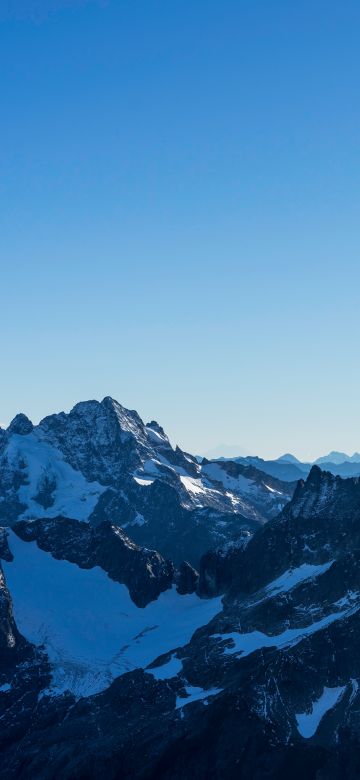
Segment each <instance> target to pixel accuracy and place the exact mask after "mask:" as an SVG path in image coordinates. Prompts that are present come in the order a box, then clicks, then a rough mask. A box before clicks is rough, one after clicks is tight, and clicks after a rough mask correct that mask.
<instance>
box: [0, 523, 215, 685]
mask: <svg viewBox="0 0 360 780" xmlns="http://www.w3.org/2000/svg"><path fill="white" fill-rule="evenodd" d="M9 543H10V548H11V552H12V553H13V555H14V560H13V561H12V562H11V563H9V562H7V561H4V562H3V566H4V571H5V576H6V580H7V585H8V588H9V590H10V593H11V597H12V601H13V609H14V618H15V621H16V624H17V627H18V629H19V631H20V632H21V633H22V634H23V636H24V637H25V638H26V639H28V640H29V641H30V642H32V643H34V644H35V645H44V647H45V650H46V652H47V654H48V657H49V660H50V663H51V666H52V676H53V679H52V684H51V687H50V693H51V694H53V695H59V694H61V693H63V692H64V691H71V692H72V693H73V694H74V695H76V696H77V697H81V696H89V695H92V694H95V693H99V692H100V691H102V690H104V689H105V688H106V687H107V686H108V685H110V683H111V681H112V680H113V679H114V678H115V677H118V676H120V675H121V674H123V673H125V672H127V671H130V670H132V669H137V668H145V667H146V666H148V665H149V664H151V663H152V662H153V661H155V660H156V659H157V658H158V657H159V656H160V655H162V654H164V653H168V652H170V651H171V650H173V649H176V648H177V647H181V646H183V645H185V644H187V643H188V642H189V641H190V639H191V637H192V635H193V633H194V631H195V630H196V629H197V628H199V627H200V626H202V625H205V624H206V623H208V622H209V621H210V620H211V619H212V618H213V617H214V615H215V614H217V613H218V612H219V611H221V608H222V605H221V599H220V598H215V599H209V600H204V599H200V598H199V597H198V596H196V595H195V594H190V595H186V596H180V595H179V594H178V593H177V592H176V589H175V588H172V589H170V590H167V591H165V592H164V593H161V595H160V596H159V598H158V599H157V601H152V602H151V603H150V604H148V605H147V606H146V607H145V608H144V609H141V608H138V607H136V605H135V604H134V602H133V601H132V600H131V598H130V596H129V592H128V589H127V588H126V586H125V585H120V584H119V583H117V582H114V581H113V580H110V579H109V577H108V576H107V574H106V573H105V572H104V571H103V569H101V568H99V567H95V568H93V569H81V568H79V567H78V566H76V564H73V563H69V562H68V561H65V560H56V559H55V558H53V557H52V555H51V554H49V553H47V552H44V551H43V550H40V549H39V548H38V547H37V545H36V543H35V542H24V541H22V540H21V539H19V538H18V537H17V536H16V535H15V534H14V532H12V531H10V532H9ZM151 673H153V672H151Z"/></svg>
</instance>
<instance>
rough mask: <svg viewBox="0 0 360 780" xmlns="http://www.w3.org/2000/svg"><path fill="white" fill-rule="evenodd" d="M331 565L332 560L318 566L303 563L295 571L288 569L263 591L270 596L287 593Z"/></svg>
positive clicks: (322, 572) (317, 575)
mask: <svg viewBox="0 0 360 780" xmlns="http://www.w3.org/2000/svg"><path fill="white" fill-rule="evenodd" d="M333 563H334V560H331V561H328V562H327V563H323V564H319V565H315V564H311V563H303V564H302V565H301V566H298V567H297V568H296V569H288V570H287V571H285V572H284V573H283V574H281V575H280V577H277V579H276V580H273V582H270V583H269V585H267V586H266V588H265V591H266V592H267V593H268V594H269V595H271V596H274V595H277V594H278V593H287V592H288V591H289V590H292V589H293V588H295V587H296V586H297V585H299V584H300V583H301V582H304V581H305V580H309V579H311V578H312V577H319V576H320V575H321V574H324V572H326V571H327V570H328V569H330V566H332V564H333Z"/></svg>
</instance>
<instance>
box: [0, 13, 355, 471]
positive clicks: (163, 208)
mask: <svg viewBox="0 0 360 780" xmlns="http://www.w3.org/2000/svg"><path fill="white" fill-rule="evenodd" d="M45 9H46V11H45ZM359 38H360V5H359V2H358V0H347V2H346V3H344V1H343V0H302V1H301V2H289V0H281V1H280V0H217V1H216V2H215V0H181V2H180V0H127V1H126V2H125V1H124V2H123V0H108V1H107V2H106V0H104V1H103V2H100V0H99V1H98V2H97V0H92V1H91V0H89V1H88V2H86V0H11V1H10V0H8V2H4V0H2V3H1V8H0V68H1V79H0V106H1V122H0V252H1V254H0V265H1V274H0V282H1V302H0V358H1V375H0V379H1V381H0V421H1V422H2V423H3V424H7V423H8V422H9V421H10V419H11V418H12V417H13V416H14V414H16V413H17V412H18V411H20V410H22V411H24V412H26V413H27V414H28V415H29V416H30V417H31V418H32V419H33V420H34V421H37V420H39V419H40V418H41V417H43V416H44V415H45V414H48V413H50V412H53V411H59V410H61V409H64V410H69V409H70V408H71V406H72V405H73V404H74V403H75V402H76V401H78V400H85V399H88V398H99V399H101V398H102V397H103V396H104V395H112V396H113V397H115V398H117V399H118V400H119V401H120V402H121V403H123V404H124V405H125V406H128V407H130V408H136V409H137V410H138V411H139V413H140V414H141V416H142V417H143V418H144V419H145V420H148V419H152V418H155V419H157V420H158V421H159V422H160V423H161V424H162V425H163V426H164V428H165V429H166V431H167V432H168V434H169V435H170V437H171V439H172V441H173V443H174V444H175V443H178V444H180V446H182V447H184V448H186V449H188V450H189V451H192V452H199V453H200V452H205V451H206V450H208V449H210V448H212V447H214V446H216V445H218V444H220V443H227V444H237V445H239V447H240V448H243V449H244V450H247V451H248V452H251V453H257V454H259V455H262V456H264V457H268V456H277V455H280V454H281V453H282V452H284V451H291V452H294V453H295V454H296V455H298V456H299V457H302V458H315V457H317V456H318V455H319V454H322V453H324V452H326V451H328V450H330V449H333V448H336V449H342V450H347V451H350V452H352V451H354V450H358V449H360V421H359V401H360V398H359V386H360V361H359V297H360V263H359V259H360V251H359V250H360V228H359V224H360V223H359V205H360V100H359V98H360V95H359V92H360V67H359V66H360V47H359Z"/></svg>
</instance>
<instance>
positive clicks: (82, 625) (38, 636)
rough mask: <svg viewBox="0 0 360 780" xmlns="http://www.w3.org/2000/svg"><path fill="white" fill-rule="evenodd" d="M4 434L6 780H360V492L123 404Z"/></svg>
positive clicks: (1, 545) (1, 663) (0, 540)
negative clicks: (249, 455)
mask: <svg viewBox="0 0 360 780" xmlns="http://www.w3.org/2000/svg"><path fill="white" fill-rule="evenodd" d="M0 434H1V435H0V448H1V455H0V458H1V460H0V511H1V523H2V526H1V529H0V559H1V569H0V629H1V630H0V719H1V729H0V755H1V761H0V778H1V780H2V779H4V780H5V779H6V780H8V779H9V778H24V779H26V780H27V779H28V778H34V780H35V778H36V779H37V780H38V779H40V780H50V779H51V780H52V778H59V780H62V778H66V779H69V780H70V778H74V779H75V778H99V777H106V778H109V780H118V779H119V778H124V780H130V779H131V780H132V779H133V778H140V779H142V780H158V779H159V778H160V780H162V779H163V778H164V780H170V779H171V780H174V779H175V780H177V779H178V780H187V778H189V777H196V778H197V779H198V780H220V779H222V778H229V779H231V780H232V779H233V778H234V780H235V778H236V779H237V780H238V779H239V778H240V780H241V779H243V780H248V778H251V779H252V778H255V779H256V780H265V778H266V779H267V780H268V779H269V778H270V779H272V778H273V779H274V780H285V779H287V778H295V779H296V778H299V780H300V778H301V779H302V778H303V777H304V776H305V777H307V778H309V780H311V779H312V778H313V779H314V780H338V779H339V780H340V778H341V779H342V780H343V779H344V778H346V779H347V778H348V779H349V780H353V779H354V780H355V778H358V777H359V776H360V758H359V757H360V716H359V713H360V689H359V683H360V656H359V653H358V645H359V641H360V544H359V540H360V531H359V528H360V525H359V522H360V480H359V478H357V477H355V478H347V479H343V478H341V477H340V476H337V475H333V474H332V473H330V472H327V471H323V470H321V468H320V467H319V466H313V467H312V468H311V470H310V472H309V474H308V476H307V477H306V478H304V479H301V480H299V481H298V482H297V483H296V484H293V483H289V482H282V481H281V480H279V479H278V478H277V477H272V476H271V475H269V474H265V472H262V471H261V470H260V469H259V468H258V467H257V466H255V465H254V464H253V463H252V464H251V463H239V462H236V461H221V460H217V461H208V460H206V459H203V460H202V462H201V463H198V461H197V459H196V458H195V457H193V456H191V455H189V454H188V453H185V452H182V451H181V450H180V449H179V448H175V449H174V448H173V447H172V446H171V444H170V442H169V440H168V438H167V436H166V434H165V433H164V431H163V429H162V428H161V426H160V425H159V424H158V423H155V422H154V421H152V422H151V423H149V424H147V425H145V424H144V423H143V422H142V420H141V419H140V417H139V416H138V415H137V413H136V412H131V411H128V410H126V409H124V408H123V407H122V406H120V405H119V404H118V403H117V402H115V401H113V400H112V399H110V398H106V399H104V401H102V402H101V403H98V402H96V401H90V402H86V403H81V404H78V405H77V406H75V407H74V409H73V410H72V411H71V412H70V414H64V413H61V414H58V415H53V416H51V417H47V418H45V419H44V420H43V421H42V422H41V423H40V424H39V425H37V426H33V425H32V424H31V423H30V421H29V420H28V419H27V418H26V417H25V416H24V415H18V416H17V417H16V418H15V420H14V421H13V423H11V425H10V426H9V428H8V429H7V430H6V431H4V430H3V431H1V432H0ZM320 465H321V464H320Z"/></svg>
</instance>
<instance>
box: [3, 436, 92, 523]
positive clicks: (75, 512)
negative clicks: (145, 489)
mask: <svg viewBox="0 0 360 780" xmlns="http://www.w3.org/2000/svg"><path fill="white" fill-rule="evenodd" d="M6 453H7V457H8V459H9V462H10V463H12V464H13V465H14V466H16V467H18V468H19V467H20V466H22V465H24V467H25V468H24V474H25V476H26V482H27V484H24V485H21V486H20V488H19V491H18V496H19V500H20V501H21V503H22V504H25V505H26V507H27V509H26V510H25V511H24V512H23V514H22V515H20V517H21V518H34V517H49V518H50V517H57V516H58V515H63V516H64V517H72V518H75V519H77V520H88V518H89V516H90V515H91V513H92V512H93V511H94V509H95V506H96V504H97V502H98V500H99V496H100V495H101V493H103V492H104V490H106V487H104V485H100V484H99V483H98V482H87V481H86V479H85V477H84V476H83V474H82V473H81V472H80V471H76V470H75V469H73V468H72V466H70V464H69V463H66V461H65V460H64V458H63V455H62V453H61V452H60V451H59V450H57V449H56V448H55V447H53V446H52V445H51V444H47V443H46V442H45V441H42V440H41V438H39V437H38V435H37V434H36V433H35V432H33V433H29V434H28V435H27V436H21V435H20V434H13V435H12V436H11V438H10V439H9V443H8V446H7V451H6ZM46 477H47V478H48V479H49V480H50V481H51V482H53V483H54V490H53V492H52V495H51V497H52V501H53V503H52V505H51V506H48V507H46V508H45V507H44V506H43V505H42V504H41V503H39V502H38V501H36V500H35V498H36V496H37V495H38V493H39V491H40V490H41V487H42V484H43V480H44V478H46Z"/></svg>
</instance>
